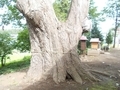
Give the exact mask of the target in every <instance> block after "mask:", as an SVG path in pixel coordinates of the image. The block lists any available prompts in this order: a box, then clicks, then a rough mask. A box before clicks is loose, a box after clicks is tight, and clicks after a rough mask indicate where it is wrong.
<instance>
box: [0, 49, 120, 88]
mask: <svg viewBox="0 0 120 90" xmlns="http://www.w3.org/2000/svg"><path fill="white" fill-rule="evenodd" d="M85 58H86V59H85V60H83V61H82V63H85V64H87V65H88V66H87V68H88V69H91V70H92V73H93V74H94V75H95V76H96V77H98V78H99V79H101V81H100V82H98V83H87V82H86V83H84V84H83V85H80V84H78V83H76V82H74V81H72V80H68V81H66V82H63V83H60V84H55V83H54V82H53V80H52V79H47V80H45V81H42V82H36V83H31V82H30V81H28V80H27V79H26V72H27V70H21V71H19V72H15V73H9V74H5V75H0V90H120V50H118V49H112V50H110V51H109V52H106V53H105V54H100V55H98V56H86V57H85ZM96 72H97V73H96ZM101 73H102V74H101Z"/></svg>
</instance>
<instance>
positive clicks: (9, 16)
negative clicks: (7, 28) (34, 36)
mask: <svg viewBox="0 0 120 90" xmlns="http://www.w3.org/2000/svg"><path fill="white" fill-rule="evenodd" d="M15 1H16V0H0V8H4V9H6V11H5V13H2V14H0V17H1V19H2V22H1V23H0V24H1V25H9V24H12V25H14V27H16V26H17V27H24V25H25V24H23V20H24V21H25V18H24V17H23V15H22V14H21V13H20V12H19V11H18V9H17V8H16V5H15Z"/></svg>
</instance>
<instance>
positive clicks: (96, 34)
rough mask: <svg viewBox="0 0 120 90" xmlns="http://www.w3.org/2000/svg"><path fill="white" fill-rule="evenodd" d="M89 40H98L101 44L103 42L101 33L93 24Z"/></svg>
mask: <svg viewBox="0 0 120 90" xmlns="http://www.w3.org/2000/svg"><path fill="white" fill-rule="evenodd" d="M91 38H99V40H100V41H101V42H103V40H104V39H103V35H102V34H101V32H100V31H99V29H98V26H97V23H95V24H94V25H93V28H92V30H91Z"/></svg>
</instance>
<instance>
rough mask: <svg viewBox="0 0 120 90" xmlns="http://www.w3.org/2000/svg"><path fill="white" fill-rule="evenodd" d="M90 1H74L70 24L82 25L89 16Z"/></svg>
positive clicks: (69, 16) (70, 13)
mask: <svg viewBox="0 0 120 90" xmlns="http://www.w3.org/2000/svg"><path fill="white" fill-rule="evenodd" d="M89 2H90V0H72V2H71V8H70V12H69V15H68V22H69V23H71V24H75V23H76V24H79V25H80V24H81V23H82V22H83V21H84V19H85V17H86V16H87V15H88V11H89Z"/></svg>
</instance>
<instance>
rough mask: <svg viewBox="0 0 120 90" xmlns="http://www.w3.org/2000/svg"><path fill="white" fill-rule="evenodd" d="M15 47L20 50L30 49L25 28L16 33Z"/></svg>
mask: <svg viewBox="0 0 120 90" xmlns="http://www.w3.org/2000/svg"><path fill="white" fill-rule="evenodd" d="M15 48H16V49H17V50H20V51H21V52H26V51H30V39H29V32H28V29H27V28H25V29H24V30H22V31H20V32H19V33H18V36H17V41H16V45H15Z"/></svg>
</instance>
